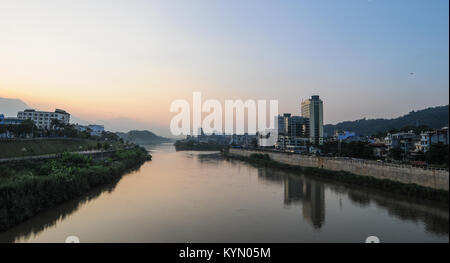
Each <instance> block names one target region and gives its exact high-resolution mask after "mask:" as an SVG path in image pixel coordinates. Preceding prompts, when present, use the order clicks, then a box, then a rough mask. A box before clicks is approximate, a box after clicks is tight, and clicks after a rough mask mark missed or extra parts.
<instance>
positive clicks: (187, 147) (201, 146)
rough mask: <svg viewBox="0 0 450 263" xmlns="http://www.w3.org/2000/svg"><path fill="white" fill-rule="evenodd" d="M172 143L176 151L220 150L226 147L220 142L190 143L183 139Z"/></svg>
mask: <svg viewBox="0 0 450 263" xmlns="http://www.w3.org/2000/svg"><path fill="white" fill-rule="evenodd" d="M173 145H174V146H175V149H176V150H177V151H221V150H223V149H224V148H226V147H227V146H226V145H222V144H209V143H192V142H183V141H176V142H175V143H174V144H173Z"/></svg>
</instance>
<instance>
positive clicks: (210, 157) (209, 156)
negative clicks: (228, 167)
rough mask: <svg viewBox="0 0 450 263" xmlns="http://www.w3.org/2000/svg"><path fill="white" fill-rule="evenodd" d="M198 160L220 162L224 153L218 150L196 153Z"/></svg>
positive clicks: (212, 162)
mask: <svg viewBox="0 0 450 263" xmlns="http://www.w3.org/2000/svg"><path fill="white" fill-rule="evenodd" d="M196 157H197V160H198V161H199V162H201V163H211V164H217V165H218V164H219V162H221V161H222V160H223V157H222V154H220V153H218V152H214V153H201V154H197V155H196Z"/></svg>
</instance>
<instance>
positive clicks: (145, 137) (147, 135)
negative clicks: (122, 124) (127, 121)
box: [116, 130, 171, 145]
mask: <svg viewBox="0 0 450 263" xmlns="http://www.w3.org/2000/svg"><path fill="white" fill-rule="evenodd" d="M116 134H117V135H118V136H119V137H120V138H122V139H124V140H126V141H130V142H133V143H137V144H143V145H145V144H157V143H163V142H171V140H170V139H168V138H164V137H161V136H158V135H156V134H154V133H153V132H151V131H137V130H133V131H129V132H127V133H123V132H117V133H116Z"/></svg>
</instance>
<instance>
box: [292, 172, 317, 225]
mask: <svg viewBox="0 0 450 263" xmlns="http://www.w3.org/2000/svg"><path fill="white" fill-rule="evenodd" d="M284 203H285V204H286V205H290V204H292V203H302V209H303V218H304V219H306V220H307V221H309V222H311V223H312V225H313V226H314V227H315V228H321V227H322V225H323V223H324V222H325V191H324V186H323V184H321V183H318V182H314V181H309V180H305V179H304V178H302V177H293V176H287V177H286V178H285V180H284Z"/></svg>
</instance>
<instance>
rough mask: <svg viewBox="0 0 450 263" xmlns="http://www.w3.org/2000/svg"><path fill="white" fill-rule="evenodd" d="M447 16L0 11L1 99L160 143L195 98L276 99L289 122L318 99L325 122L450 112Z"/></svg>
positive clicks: (56, 7) (325, 5)
mask: <svg viewBox="0 0 450 263" xmlns="http://www.w3.org/2000/svg"><path fill="white" fill-rule="evenodd" d="M448 10H449V1H448V0H433V1H425V0H417V1H414V0H385V1H381V0H342V1H335V0H329V1H312V0H311V1H300V0H296V1H287V0H283V1H256V0H247V1H245V0H244V1H242V0H241V1H212V0H202V1H200V0H192V1H187V0H186V1H181V0H180V1H160V0H158V1H136V0H131V1H130V0H128V1H112V0H108V1H106V0H105V1H100V0H95V1H93V0H88V1H84V0H77V1H64V0H56V1H44V0H39V1H36V0H30V1H22V0H11V1H9V0H0V97H4V98H20V99H22V100H23V101H25V102H26V103H27V104H28V105H30V106H32V107H35V108H38V109H41V110H54V108H62V109H65V110H67V111H68V112H70V113H71V114H72V115H74V116H76V117H79V118H82V119H85V120H88V121H90V122H95V121H97V120H111V121H116V122H119V121H120V120H121V119H127V120H128V122H123V124H122V125H121V126H120V125H119V124H117V123H116V126H114V127H115V129H121V130H129V129H133V128H135V127H131V126H129V125H132V124H127V123H134V122H136V123H139V124H140V125H141V126H142V127H138V128H149V129H155V130H157V131H158V132H160V133H163V134H164V133H165V132H167V131H168V125H169V122H170V119H171V117H172V116H174V113H171V112H170V111H169V107H170V103H171V102H172V101H173V100H175V99H186V100H191V99H192V92H193V91H201V92H202V93H203V96H204V97H205V98H212V99H218V100H224V99H243V100H245V99H278V100H279V102H280V107H279V111H280V112H292V113H294V114H299V113H300V102H301V100H302V99H305V98H307V97H309V96H311V95H313V94H319V95H320V96H321V98H322V99H323V101H324V119H325V123H336V122H339V121H344V120H354V119H359V118H363V117H367V118H373V117H387V118H389V117H397V116H399V115H403V114H405V113H407V112H409V111H410V110H412V109H422V108H426V107H430V106H438V105H444V104H445V105H446V104H448V103H449V99H448V96H449V73H448V72H449V23H448V21H449V11H448ZM117 127H119V128H117ZM106 128H108V127H106ZM165 129H166V130H165Z"/></svg>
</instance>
